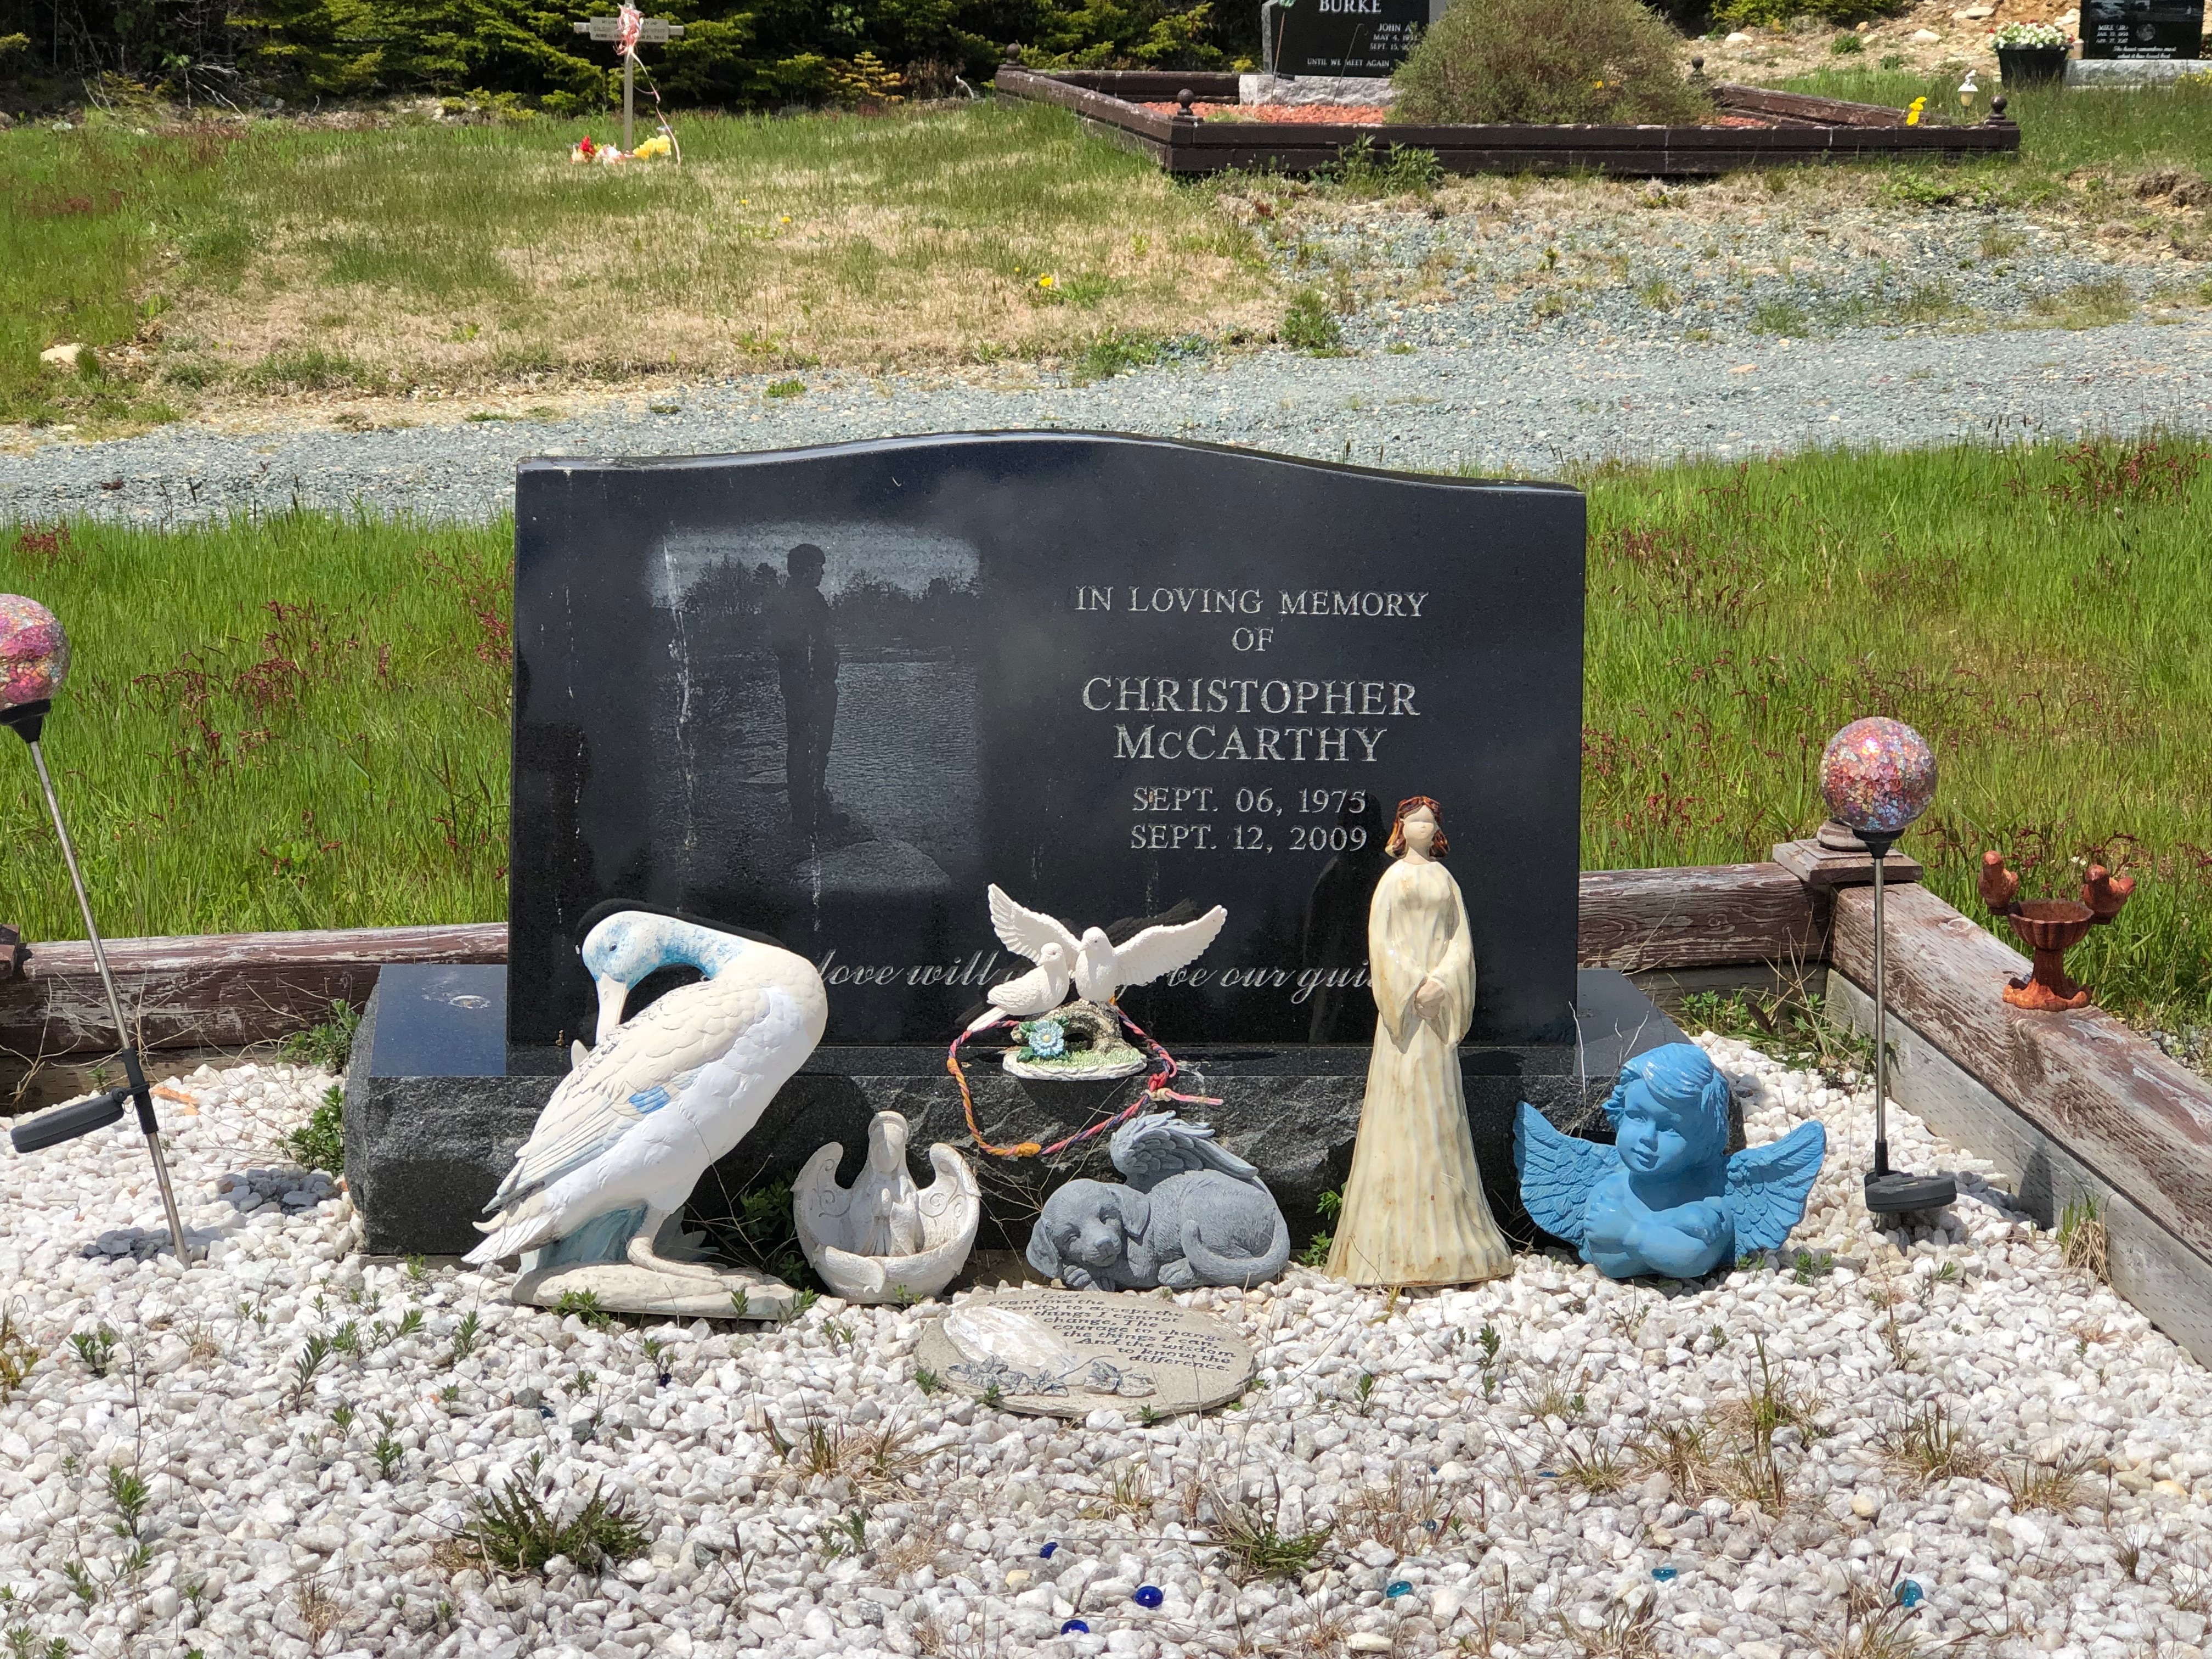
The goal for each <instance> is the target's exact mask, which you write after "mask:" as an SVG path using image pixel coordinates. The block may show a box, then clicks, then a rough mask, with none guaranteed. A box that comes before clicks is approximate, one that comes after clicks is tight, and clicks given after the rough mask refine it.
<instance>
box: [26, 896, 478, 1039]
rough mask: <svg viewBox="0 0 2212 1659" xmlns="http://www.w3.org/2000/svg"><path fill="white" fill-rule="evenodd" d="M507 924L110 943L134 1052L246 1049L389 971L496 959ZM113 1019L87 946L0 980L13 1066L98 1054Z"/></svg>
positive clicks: (361, 991) (70, 946)
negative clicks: (398, 965) (397, 965)
mask: <svg viewBox="0 0 2212 1659" xmlns="http://www.w3.org/2000/svg"><path fill="white" fill-rule="evenodd" d="M506 960H507V924H506V923H504V922H477V923H467V924H464V925H461V926H459V927H362V928H355V929H350V930H348V931H345V932H341V933H225V934H216V935H211V936H208V937H203V938H183V939H111V940H109V941H108V945H107V963H108V966H109V968H110V969H112V971H113V972H114V975H115V985H116V990H117V992H118V994H119V995H120V996H121V998H122V1000H123V1012H124V1018H125V1019H127V1020H129V1021H130V1022H131V1025H132V1028H133V1030H132V1036H134V1037H135V1038H136V1039H137V1043H138V1046H139V1047H140V1048H149V1049H150V1048H244V1047H246V1045H248V1044H249V1043H254V1042H267V1041H269V1040H270V1039H271V1038H273V1037H278V1036H284V1035H285V1034H287V1033H288V1032H291V1031H296V1030H299V1029H300V1028H301V1027H302V1026H304V1025H310V1024H314V1023H315V1022H316V1021H317V1020H319V1019H322V1018H325V1017H326V1016H327V1015H328V1014H329V1012H330V1006H331V1003H332V1002H334V1001H340V1000H343V1001H346V1002H351V1003H354V1004H356V1005H358V1004H361V1003H363V1002H366V1001H367V1000H368V994H369V991H370V989H371V988H372V987H374V985H375V983H376V975H377V970H378V969H380V968H381V967H383V966H384V964H385V963H389V962H431V963H437V962H504V961H506ZM113 1024H114V1023H113V1021H112V1019H111V1018H109V1015H108V1012H107V999H106V995H105V994H103V993H102V991H101V989H100V974H99V970H98V969H96V968H95V967H94V963H93V959H92V947H91V946H90V945H87V944H86V943H85V942H84V941H82V940H81V939H78V940H71V941H69V942H67V943H61V944H52V945H41V944H37V943H35V942H34V943H33V945H32V954H31V957H30V960H29V962H28V963H27V964H26V965H25V967H24V969H23V971H22V973H21V975H19V976H17V977H15V978H13V979H10V980H8V981H4V982H0V1049H4V1050H6V1051H7V1052H8V1053H9V1054H13V1055H15V1056H17V1057H20V1058H21V1059H23V1060H42V1059H51V1058H53V1057H55V1056H57V1055H60V1054H84V1053H104V1052H106V1051H108V1050H112V1048H115V1046H116V1042H115V1033H114V1030H113Z"/></svg>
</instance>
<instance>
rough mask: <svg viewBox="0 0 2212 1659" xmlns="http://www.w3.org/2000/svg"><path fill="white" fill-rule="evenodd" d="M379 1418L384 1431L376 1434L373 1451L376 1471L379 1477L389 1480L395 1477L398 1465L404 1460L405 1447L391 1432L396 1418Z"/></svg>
mask: <svg viewBox="0 0 2212 1659" xmlns="http://www.w3.org/2000/svg"><path fill="white" fill-rule="evenodd" d="M381 1420H382V1422H383V1424H384V1432H383V1433H382V1434H380V1435H379V1436H377V1437H376V1446H375V1449H374V1456H375V1458H376V1473H377V1474H378V1475H379V1476H380V1478H381V1479H383V1480H394V1479H396V1478H397V1472H398V1468H399V1466H400V1465H401V1464H402V1463H404V1462H406V1460H407V1448H406V1447H404V1446H403V1445H401V1444H400V1443H399V1442H398V1438H397V1437H395V1436H394V1435H393V1434H392V1428H393V1426H394V1425H395V1423H396V1421H397V1419H392V1418H389V1417H386V1418H384V1419H381Z"/></svg>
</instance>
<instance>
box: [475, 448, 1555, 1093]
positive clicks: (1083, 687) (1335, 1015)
mask: <svg viewBox="0 0 2212 1659" xmlns="http://www.w3.org/2000/svg"><path fill="white" fill-rule="evenodd" d="M515 533H516V550H517V556H516V574H515V582H516V594H515V641H516V678H515V699H514V729H515V738H514V795H513V800H514V806H513V811H514V823H513V864H512V868H513V876H512V878H511V892H512V902H511V906H510V913H509V927H510V939H511V944H510V956H509V962H510V966H511V971H512V975H513V979H512V984H511V987H510V1000H509V1024H508V1030H509V1038H510V1042H511V1043H512V1044H513V1046H514V1047H515V1048H518V1049H525V1050H532V1049H535V1050H539V1051H549V1052H550V1051H553V1050H556V1049H558V1048H564V1047H565V1045H566V1043H567V1042H568V1040H569V1039H570V1038H572V1037H574V1036H576V1035H578V1034H579V1033H585V1032H588V1030H590V1027H591V1021H592V1006H593V1005H592V994H591V987H590V984H589V981H588V980H587V978H586V975H584V974H583V973H582V972H581V971H580V969H579V967H578V964H577V962H576V957H575V946H574V939H573V935H574V930H575V927H576V925H577V921H578V919H579V918H580V917H581V916H582V915H584V914H585V913H586V911H587V910H589V909H590V908H592V906H593V905H594V904H597V903H599V902H600V901H601V900H604V899H607V898H611V897H615V896H625V897H632V898H641V899H647V900H651V901H654V902H659V903H661V904H665V905H670V906H674V907H678V908H683V909H685V910H688V911H691V912H694V913H696V914H699V915H704V916H707V917H709V918H713V919H716V920H720V921H728V922H732V923H735V924H738V925H742V926H745V927H753V928H757V929H758V930H761V931H763V932H765V933H771V934H773V935H775V937H777V938H779V939H782V940H783V941H784V942H785V943H786V944H787V945H789V946H790V947H791V948H792V949H793V950H796V951H800V952H801V953H803V954H804V955H805V956H806V957H808V958H809V959H810V960H811V961H814V962H815V963H817V964H818V966H819V967H820V969H821V970H822V974H823V980H824V982H825V983H826V985H827V986H828V987H829V1033H828V1036H827V1039H826V1041H827V1042H829V1043H830V1044H840V1043H847V1044H849V1043H872V1044H882V1043H913V1044H930V1045H936V1044H941V1043H943V1042H945V1041H946V1039H947V1038H948V1037H949V1036H951V1033H952V1032H953V1031H954V1030H957V1024H956V1021H957V1018H958V1017H959V1015H960V1014H961V1013H962V1012H963V1010H966V1009H968V1008H969V1007H970V1006H974V1005H975V1004H976V1003H977V1002H978V1001H979V1000H981V994H982V991H983V989H984V987H986V986H987V985H989V984H992V983H995V982H997V981H1000V980H1002V979H1006V978H1008V977H1011V976H1012V975H1013V974H1015V973H1017V972H1019V971H1024V970H1026V969H1027V968H1028V966H1029V964H1028V963H1026V962H1025V961H1024V960H1022V959H1021V958H1019V957H1014V956H1012V955H1010V954H1009V953H1007V952H1006V951H1004V950H1003V949H1002V948H1001V947H1000V945H999V942H998V940H997V939H995V938H994V935H993V933H992V930H991V926H990V921H989V916H988V913H987V908H986V906H985V902H984V888H985V885H986V884H987V883H992V882H995V883H997V884H999V885H1000V886H1001V887H1003V888H1004V889H1006V891H1007V892H1008V893H1010V894H1011V895H1012V896H1013V897H1015V898H1016V899H1017V900H1018V901H1019V902H1023V903H1024V904H1027V905H1030V906H1032V907H1034V908H1038V909H1042V910H1044V911H1047V912H1048V913H1049V914H1051V915H1056V916H1059V917H1060V918H1061V919H1063V920H1064V921H1067V922H1068V923H1069V924H1070V925H1071V926H1073V927H1074V928H1075V929H1076V930H1077V931H1078V932H1080V931H1081V930H1082V929H1083V928H1084V927H1085V926H1089V925H1091V924H1097V925H1099V926H1105V925H1108V924H1109V923H1111V922H1113V921H1116V920H1118V919H1121V918H1123V917H1128V916H1142V915H1149V914H1153V913H1156V912H1158V911H1161V910H1164V909H1165V908H1168V907H1170V906H1171V905H1174V904H1175V903H1176V902H1178V901H1180V900H1183V899H1190V900H1194V901H1195V902H1197V903H1198V904H1199V905H1200V906H1201V907H1206V906H1212V905H1215V904H1220V905H1224V906H1225V907H1226V908H1227V909H1228V912H1229V923H1228V927H1227V928H1226V930H1225V932H1224V933H1223V934H1222V936H1221V937H1220V938H1219V939H1218V940H1217V941H1216V942H1215V944H1214V945H1213V947H1212V950H1211V951H1208V952H1207V954H1206V957H1204V958H1203V959H1202V960H1201V961H1200V963H1197V964H1196V965H1195V966H1194V968H1193V969H1191V970H1189V971H1188V973H1178V974H1177V975H1175V976H1174V982H1163V983H1159V984H1156V985H1153V986H1150V987H1144V988H1143V989H1140V990H1136V991H1133V992H1131V993H1130V994H1128V996H1127V999H1126V1003H1127V1006H1128V1008H1129V1010H1130V1012H1131V1013H1132V1014H1133V1017H1134V1018H1136V1019H1137V1020H1138V1021H1139V1023H1140V1024H1143V1025H1144V1026H1145V1027H1146V1029H1148V1030H1152V1032H1153V1033H1154V1034H1155V1035H1156V1036H1159V1037H1160V1038H1161V1039H1162V1040H1163V1041H1165V1042H1169V1043H1170V1045H1177V1044H1186V1043H1194V1042H1211V1043H1221V1042H1310V1041H1316V1040H1318V1041H1322V1042H1330V1041H1334V1042H1346V1041H1350V1042H1364V1041H1365V1040H1366V1039H1367V1037H1368V1036H1370V1035H1371V1032H1372V1021H1373V1007H1372V1002H1371V1000H1370V999H1369V998H1368V997H1367V996H1366V994H1365V993H1364V989H1363V988H1362V987H1364V974H1363V972H1362V967H1363V964H1364V960H1365V957H1366V916H1367V903H1368V898H1369V896H1370V894H1371V892H1372V890H1373V887H1374V883H1375V880H1376V878H1377V877H1378V876H1379V875H1380V873H1381V872H1382V870H1383V866H1384V863H1385V860H1384V857H1383V853H1382V847H1381V843H1382V842H1383V838H1384V836H1385V835H1386V834H1387V830H1388V827H1389V822H1390V818H1391V815H1392V811H1393V810H1394V809H1395V805H1396V803H1397V802H1398V801H1399V800H1400V799H1402V798H1403V797H1406V796H1408V795H1413V794H1423V795H1429V796H1433V797H1435V798H1437V799H1439V800H1440V801H1442V802H1443V809H1444V810H1443V821H1444V827H1445V831H1446V834H1447V836H1448V837H1449V842H1450V844H1451V854H1450V856H1449V866H1450V867H1451V868H1452V869H1453V870H1454V872H1455V873H1456V874H1457V876H1458V878H1459V881H1460V884H1461V887H1462V890H1463V891H1464V892H1465V894H1466V898H1467V904H1468V915H1469V920H1470V922H1471V925H1472V931H1473V936H1474V950H1475V957H1476V962H1477V964H1478V972H1479V975H1480V1004H1479V1009H1478V1012H1477V1016H1476V1020H1475V1026H1474V1031H1473V1032H1472V1033H1471V1034H1470V1037H1471V1040H1472V1041H1476V1042H1481V1041H1511V1042H1527V1041H1532V1040H1551V1041H1558V1040H1560V1039H1561V1038H1563V1037H1565V1036H1570V1035H1571V1007H1572V1003H1573V998H1574V990H1575V981H1574V969H1575V955H1574V945H1575V927H1576V914H1577V885H1576V884H1577V872H1578V858H1577V848H1578V837H1579V816H1580V801H1581V732H1582V642H1583V499H1582V497H1581V496H1580V495H1578V494H1577V493H1576V492H1575V491H1573V490H1571V489H1563V488H1559V487H1557V486H1552V485H1528V484H1492V483H1468V482H1463V481H1460V480H1455V479H1449V478H1436V477H1413V476H1407V475H1401V474H1391V473H1384V472H1376V471H1364V470H1361V469H1358V468H1353V467H1345V466H1334V465H1322V464H1318V463H1314V462H1309V461H1299V460H1291V459H1284V458H1280V457H1275V456H1268V455H1261V454H1254V453H1247V452H1243V451H1238V450H1230V449H1222V448H1213V447H1200V446H1195V445H1189V444H1181V443H1174V442H1169V441H1161V440H1154V439H1144V438H1129V437H1116V436H1108V435H1087V434H999V435H993V434H985V435H969V436H958V437H950V438H926V439H903V440H894V441H885V442H880V443H868V444H854V445H848V446H842V447H836V448H829V449H814V450H796V451H786V452H781V453H767V454H757V455H744V456H735V457H729V458H717V459H697V460H676V461H665V462H656V463H653V464H650V465H646V464H636V463H609V462H583V461H569V460H548V461H537V462H531V463H526V465H524V466H523V468H522V470H521V472H520V477H518V479H517V483H516V532H515ZM1331 993H1334V995H1332V994H1331ZM1347 994H1350V995H1348V996H1347ZM1347 1009H1348V1010H1350V1011H1351V1017H1350V1018H1348V1019H1345V1018H1340V1015H1342V1014H1344V1013H1345V1012H1346V1011H1347Z"/></svg>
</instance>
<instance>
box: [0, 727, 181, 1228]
mask: <svg viewBox="0 0 2212 1659" xmlns="http://www.w3.org/2000/svg"><path fill="white" fill-rule="evenodd" d="M50 708H52V703H51V702H47V701H46V700H44V699H41V700H40V701H39V702H28V703H18V704H16V705H15V706H14V707H12V708H0V725H5V726H8V727H9V729H10V730H12V731H13V732H15V735H16V736H17V737H19V738H22V740H23V741H24V743H26V744H28V745H29V747H30V750H31V764H32V765H33V767H35V768H36V769H38V774H39V787H40V789H42V790H44V791H45V792H46V811H48V812H49V813H51V814H52V817H53V820H54V834H55V835H56V836H58V837H60V840H61V844H62V862H63V863H64V864H65V865H67V866H69V877H70V886H71V887H73V888H75V889H76V902H77V908H78V909H80V910H81V911H82V912H83V913H84V933H85V937H86V938H87V939H89V940H90V941H91V942H92V959H93V962H94V964H95V965H97V966H98V968H99V969H100V985H101V987H102V988H103V989H105V990H106V993H107V1012H108V1014H109V1017H110V1018H112V1019H113V1020H114V1021H115V1040H116V1042H118V1043H119V1044H120V1045H121V1054H120V1058H121V1060H122V1061H123V1075H124V1077H125V1079H126V1082H125V1085H124V1086H123V1087H122V1088H120V1089H111V1090H109V1091H107V1092H106V1094H104V1095H98V1096H95V1097H93V1098H92V1099H90V1100H85V1101H79V1102H77V1103H76V1104H75V1105H73V1106H64V1107H63V1108H61V1109H58V1110H57V1111H52V1112H42V1113H40V1115H38V1116H37V1117H34V1118H33V1119H31V1120H30V1121H28V1122H27V1123H23V1124H21V1125H18V1126H17V1127H15V1130H14V1131H13V1132H12V1133H11V1136H10V1139H13V1140H14V1141H15V1150H16V1151H17V1152H35V1151H37V1150H38V1149H39V1148H40V1147H42V1146H55V1145H57V1144H58V1143H59V1142H61V1141H64V1140H70V1139H76V1137H77V1136H78V1135H81V1134H86V1133H90V1132H91V1131H92V1130H94V1129H97V1128H101V1127H105V1126H106V1125H107V1124H110V1123H112V1122H114V1121H116V1119H118V1118H119V1117H121V1116H122V1115H123V1103H124V1102H125V1100H129V1101H131V1102H132V1103H134V1104H136V1105H137V1108H138V1127H139V1129H140V1131H141V1132H142V1133H143V1134H144V1135H145V1137H146V1150H147V1151H148V1152H150V1153H152V1154H153V1158H154V1179H155V1182H156V1183H157V1184H158V1185H159V1186H160V1187H161V1208H162V1210H163V1212H165V1213H166V1214H167V1217H168V1220H169V1242H170V1244H171V1245H172V1247H173V1248H174V1249H175V1250H176V1253H177V1260H178V1261H180V1262H189V1261H191V1255H189V1254H187V1253H186V1250H185V1224H184V1218H182V1217H181V1216H179V1214H178V1213H177V1194H176V1189H175V1188H174V1187H173V1186H172V1185H171V1184H170V1182H169V1161H168V1159H167V1158H165V1157H163V1156H162V1153H161V1121H160V1120H159V1119H157V1118H156V1117H155V1115H154V1095H153V1091H152V1090H150V1089H149V1088H148V1087H147V1085H146V1073H145V1071H144V1069H143V1067H142V1066H140V1065H139V1063H138V1049H137V1045H136V1044H135V1043H133V1042H131V1031H130V1027H129V1026H128V1025H126V1024H125V1023H124V1019H123V999H122V998H121V997H119V996H118V995H117V994H115V975H113V974H112V973H111V972H109V971H108V967H107V947H106V945H104V944H102V943H101V941H100V927H99V924H98V923H97V922H95V921H94V920H93V918H92V900H91V898H90V896H88V894H87V893H86V892H85V890H84V875H83V872H82V871H81V870H79V869H78V867H77V861H76V845H75V844H74V843H73V842H71V841H70V833H69V825H68V824H67V823H64V821H63V819H62V804H61V800H60V798H59V797H58V796H57V795H56V794H55V793H54V781H53V778H52V775H51V774H49V773H48V772H47V770H46V751H45V750H43V749H41V748H40V745H39V733H40V729H41V727H43V726H44V725H45V724H46V714H47V711H48V710H49V709H50Z"/></svg>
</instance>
